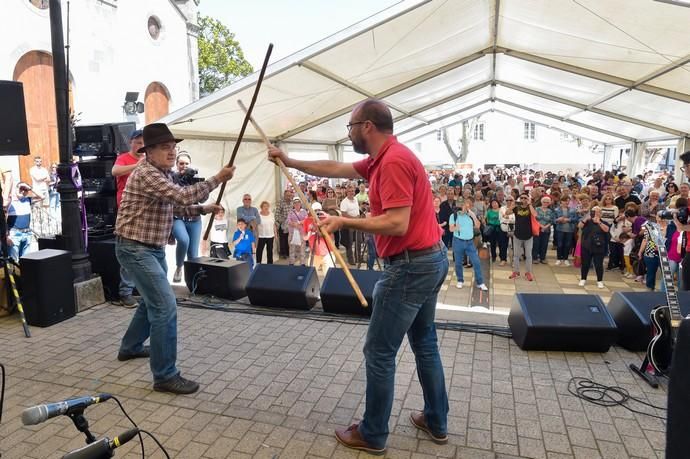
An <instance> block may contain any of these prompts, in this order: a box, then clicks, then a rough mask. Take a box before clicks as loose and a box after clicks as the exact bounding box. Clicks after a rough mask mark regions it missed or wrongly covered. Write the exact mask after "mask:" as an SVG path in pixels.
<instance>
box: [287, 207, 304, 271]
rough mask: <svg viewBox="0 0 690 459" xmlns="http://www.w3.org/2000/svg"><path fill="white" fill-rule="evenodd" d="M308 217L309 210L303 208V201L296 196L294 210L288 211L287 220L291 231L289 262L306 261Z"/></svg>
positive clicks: (292, 263)
mask: <svg viewBox="0 0 690 459" xmlns="http://www.w3.org/2000/svg"><path fill="white" fill-rule="evenodd" d="M306 218H307V211H306V210H304V209H302V201H300V199H299V198H297V197H295V198H294V199H293V200H292V210H290V212H288V217H287V222H288V228H289V229H290V232H289V234H288V244H289V247H290V257H289V258H288V263H289V264H290V265H294V264H295V263H298V264H300V265H304V264H305V263H306V254H305V252H304V245H305V241H304V220H305V219H306Z"/></svg>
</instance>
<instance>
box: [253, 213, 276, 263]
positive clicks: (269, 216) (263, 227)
mask: <svg viewBox="0 0 690 459" xmlns="http://www.w3.org/2000/svg"><path fill="white" fill-rule="evenodd" d="M260 209H261V210H259V215H261V223H259V228H258V233H259V243H258V244H257V246H256V262H257V263H261V260H262V258H263V254H264V248H266V262H267V263H268V264H269V265H272V264H273V239H274V238H275V237H276V220H275V217H274V216H273V213H272V212H271V205H270V204H269V203H268V201H263V202H262V203H261V206H260Z"/></svg>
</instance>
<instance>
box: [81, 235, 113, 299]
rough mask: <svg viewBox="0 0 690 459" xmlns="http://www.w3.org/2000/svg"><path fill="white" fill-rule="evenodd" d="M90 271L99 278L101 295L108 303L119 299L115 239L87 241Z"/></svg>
mask: <svg viewBox="0 0 690 459" xmlns="http://www.w3.org/2000/svg"><path fill="white" fill-rule="evenodd" d="M88 252H89V261H91V271H93V272H94V273H96V274H98V275H99V276H101V281H102V282H103V294H104V296H105V299H106V300H108V301H117V300H119V299H120V293H119V289H120V262H118V261H117V256H115V238H114V237H111V238H110V239H106V240H103V241H92V240H89V246H88Z"/></svg>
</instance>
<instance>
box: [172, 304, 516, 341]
mask: <svg viewBox="0 0 690 459" xmlns="http://www.w3.org/2000/svg"><path fill="white" fill-rule="evenodd" d="M177 304H178V305H179V306H182V307H187V308H191V309H213V310H216V311H224V312H235V313H239V314H255V315H261V316H269V317H286V318H291V319H295V318H299V319H309V320H315V321H321V322H337V323H343V324H349V325H366V324H368V323H369V319H368V318H366V317H362V318H358V317H344V316H342V315H340V314H332V313H328V312H322V311H301V310H295V309H286V308H270V309H267V308H261V307H255V306H253V305H252V304H250V303H248V302H244V301H232V300H220V299H218V298H216V297H214V296H211V295H194V296H191V297H189V298H177ZM232 305H236V306H232ZM435 325H436V328H438V329H441V330H450V331H457V332H469V333H480V334H488V335H495V336H500V337H503V338H511V337H512V333H511V332H510V329H509V328H508V327H504V326H500V325H480V324H465V323H460V322H436V324H435Z"/></svg>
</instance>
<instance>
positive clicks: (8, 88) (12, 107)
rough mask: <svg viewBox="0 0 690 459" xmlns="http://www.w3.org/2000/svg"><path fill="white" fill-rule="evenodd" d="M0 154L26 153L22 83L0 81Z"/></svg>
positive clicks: (27, 145)
mask: <svg viewBox="0 0 690 459" xmlns="http://www.w3.org/2000/svg"><path fill="white" fill-rule="evenodd" d="M0 100H1V101H2V104H0V155H28V154H29V153H30V151H29V135H28V133H27V129H26V107H25V106H24V85H23V84H22V83H20V82H19V81H0Z"/></svg>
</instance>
